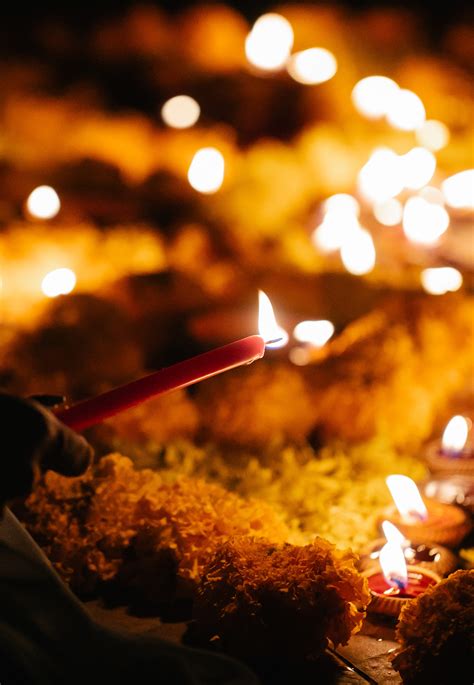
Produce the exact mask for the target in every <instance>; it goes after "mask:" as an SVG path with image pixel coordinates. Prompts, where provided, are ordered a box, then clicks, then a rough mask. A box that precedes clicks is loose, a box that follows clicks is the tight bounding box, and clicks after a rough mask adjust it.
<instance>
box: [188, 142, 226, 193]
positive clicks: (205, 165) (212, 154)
mask: <svg viewBox="0 0 474 685" xmlns="http://www.w3.org/2000/svg"><path fill="white" fill-rule="evenodd" d="M224 168H225V163H224V157H223V156H222V153H221V152H219V150H217V149H216V148H214V147H203V148H201V149H200V150H198V151H197V152H196V154H195V155H194V157H193V159H192V162H191V164H190V166H189V170H188V181H189V183H190V184H191V186H192V187H193V188H194V190H197V191H198V192H199V193H205V194H211V193H215V192H217V191H218V190H219V188H220V187H221V185H222V183H223V182H224Z"/></svg>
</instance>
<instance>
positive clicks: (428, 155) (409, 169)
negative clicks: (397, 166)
mask: <svg viewBox="0 0 474 685" xmlns="http://www.w3.org/2000/svg"><path fill="white" fill-rule="evenodd" d="M401 162H402V165H403V184H404V186H405V188H409V189H410V190H419V189H420V188H423V186H425V185H426V184H427V183H429V182H430V181H431V179H432V178H433V174H434V172H435V171H436V157H435V156H434V154H433V153H432V152H430V151H429V150H425V148H424V147H414V148H412V149H411V150H409V151H408V152H407V153H406V154H405V155H402V157H401Z"/></svg>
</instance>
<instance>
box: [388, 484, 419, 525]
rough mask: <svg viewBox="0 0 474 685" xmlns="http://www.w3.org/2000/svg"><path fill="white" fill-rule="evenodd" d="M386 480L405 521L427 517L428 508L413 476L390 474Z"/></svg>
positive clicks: (415, 520)
mask: <svg viewBox="0 0 474 685" xmlns="http://www.w3.org/2000/svg"><path fill="white" fill-rule="evenodd" d="M385 482H386V483H387V487H388V489H389V490H390V494H391V495H392V498H393V501H394V502H395V506H396V507H397V509H398V511H399V513H400V516H401V517H402V519H403V521H404V522H405V523H415V522H419V521H424V520H425V519H426V518H427V516H428V510H427V509H426V505H425V503H424V502H423V499H422V497H421V495H420V491H419V490H418V488H417V487H416V483H415V482H414V481H413V480H412V479H411V478H408V476H401V475H392V476H388V477H387V478H386V480H385Z"/></svg>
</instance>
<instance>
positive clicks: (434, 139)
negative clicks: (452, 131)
mask: <svg viewBox="0 0 474 685" xmlns="http://www.w3.org/2000/svg"><path fill="white" fill-rule="evenodd" d="M415 135H416V140H417V141H418V143H419V144H420V145H423V147H426V148H427V149H428V150H432V151H433V152H437V151H438V150H442V149H443V148H444V147H446V145H447V144H448V143H449V128H448V127H447V126H446V124H443V122H442V121H436V119H428V120H427V121H425V122H424V123H423V124H421V126H419V127H418V128H417V129H416V131H415Z"/></svg>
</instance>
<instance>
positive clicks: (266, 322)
mask: <svg viewBox="0 0 474 685" xmlns="http://www.w3.org/2000/svg"><path fill="white" fill-rule="evenodd" d="M258 332H259V334H260V335H261V336H262V338H263V339H264V340H265V341H268V342H266V343H265V344H266V346H267V347H270V348H271V349H276V348H278V347H284V346H285V345H286V344H287V343H288V333H287V332H286V331H285V329H284V328H282V327H281V326H279V325H278V323H277V320H276V318H275V314H274V312H273V307H272V303H271V302H270V298H269V297H268V295H266V294H265V293H264V292H263V290H259V291H258Z"/></svg>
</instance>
